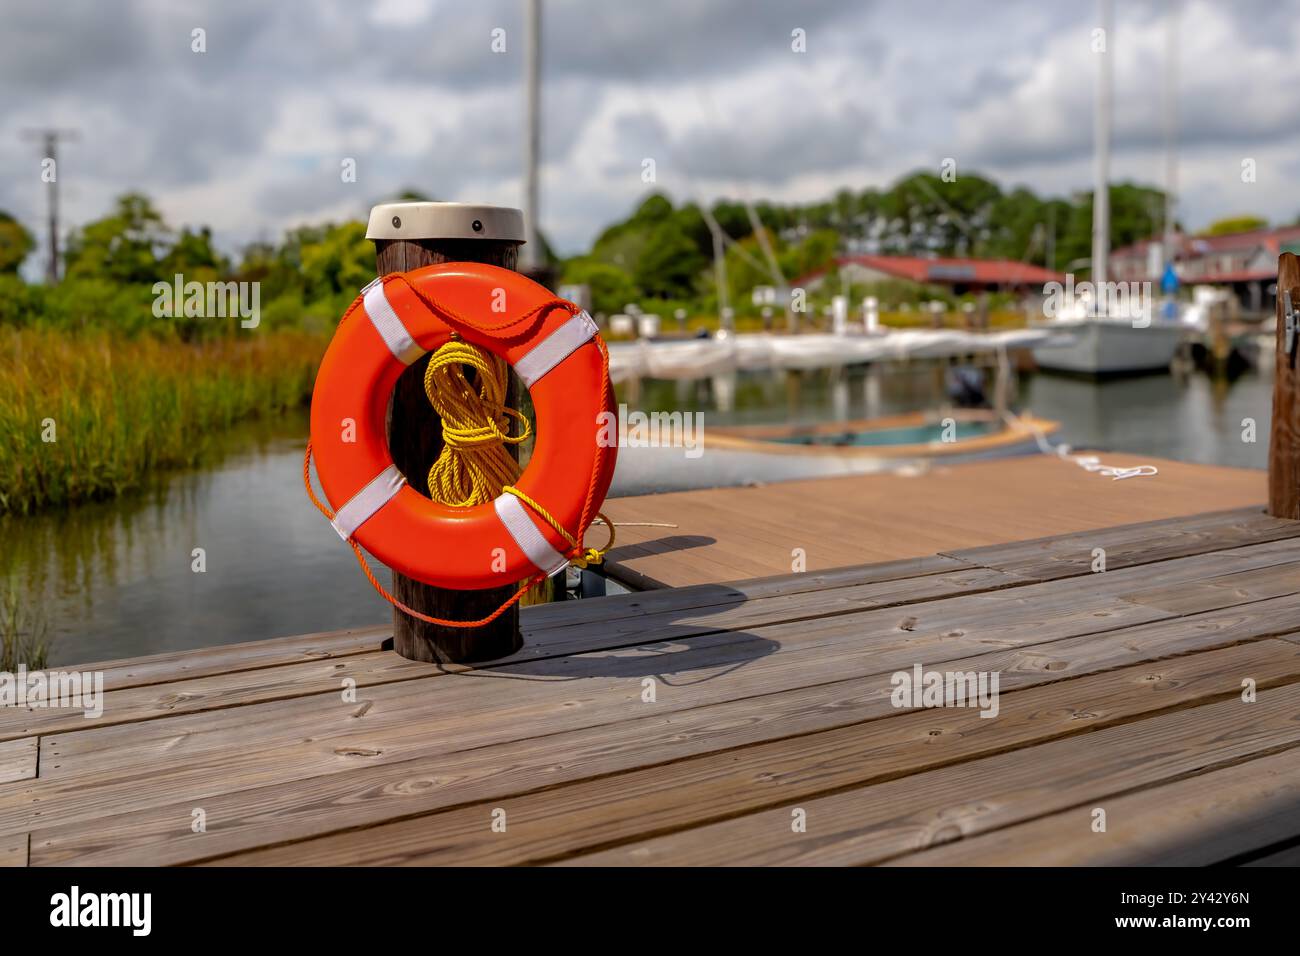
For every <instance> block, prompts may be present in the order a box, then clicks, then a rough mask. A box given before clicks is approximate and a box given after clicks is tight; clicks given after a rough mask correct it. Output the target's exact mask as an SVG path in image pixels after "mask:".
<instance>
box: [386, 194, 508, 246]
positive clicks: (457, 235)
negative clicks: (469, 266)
mask: <svg viewBox="0 0 1300 956" xmlns="http://www.w3.org/2000/svg"><path fill="white" fill-rule="evenodd" d="M366 238H367V239H411V240H416V239H493V240H495V241H497V242H520V243H522V242H523V241H524V214H523V213H522V212H521V211H520V210H518V209H512V208H510V207H509V206H484V205H481V204H478V203H464V202H385V203H380V204H379V205H378V206H375V207H374V208H373V209H371V210H370V222H369V223H368V224H367V225H366Z"/></svg>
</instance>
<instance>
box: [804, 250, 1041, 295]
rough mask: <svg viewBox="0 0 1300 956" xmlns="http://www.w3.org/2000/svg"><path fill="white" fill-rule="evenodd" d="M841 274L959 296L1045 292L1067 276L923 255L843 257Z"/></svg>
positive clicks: (1005, 263)
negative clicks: (936, 288) (946, 289)
mask: <svg viewBox="0 0 1300 956" xmlns="http://www.w3.org/2000/svg"><path fill="white" fill-rule="evenodd" d="M835 266H836V268H837V269H839V271H840V274H841V275H842V276H843V277H844V278H846V279H847V280H848V281H849V282H851V283H868V282H888V281H896V280H903V281H906V282H916V283H920V284H923V285H942V286H947V287H949V288H951V289H952V291H953V292H954V293H956V294H958V295H960V294H962V293H965V292H980V291H986V290H987V291H993V290H998V289H1032V290H1034V291H1039V292H1041V291H1042V287H1043V286H1044V285H1046V284H1047V283H1048V282H1063V281H1064V280H1065V276H1063V275H1061V274H1060V273H1057V272H1053V271H1051V270H1050V269H1044V268H1042V267H1041V266H1034V265H1028V264H1026V263H1023V262H1012V261H1011V260H1009V259H951V258H928V257H924V256H869V255H864V256H843V257H841V258H838V259H836V260H835ZM825 274H826V273H825V271H821V272H814V273H811V274H809V275H806V276H803V277H802V278H799V279H796V280H795V282H794V284H795V285H797V286H813V285H816V284H817V283H818V282H820V281H821V280H822V279H823V278H824V276H825Z"/></svg>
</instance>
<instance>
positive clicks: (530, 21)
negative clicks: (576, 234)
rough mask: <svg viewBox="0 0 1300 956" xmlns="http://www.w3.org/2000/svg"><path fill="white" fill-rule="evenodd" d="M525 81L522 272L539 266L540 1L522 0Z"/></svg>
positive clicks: (532, 270)
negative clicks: (525, 126) (525, 124)
mask: <svg viewBox="0 0 1300 956" xmlns="http://www.w3.org/2000/svg"><path fill="white" fill-rule="evenodd" d="M524 33H525V37H524V84H525V102H526V112H527V128H526V132H525V141H524V247H523V249H522V250H521V254H522V259H523V263H522V266H523V271H524V272H536V271H537V270H538V269H539V268H541V266H542V248H541V243H540V242H539V241H538V238H537V236H538V231H537V213H538V199H537V197H538V184H537V167H538V164H539V162H540V159H541V155H540V154H541V139H542V137H541V89H542V50H541V46H542V0H524Z"/></svg>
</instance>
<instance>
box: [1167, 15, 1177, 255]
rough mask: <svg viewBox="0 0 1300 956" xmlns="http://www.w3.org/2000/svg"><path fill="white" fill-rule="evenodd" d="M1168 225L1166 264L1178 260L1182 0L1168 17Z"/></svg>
mask: <svg viewBox="0 0 1300 956" xmlns="http://www.w3.org/2000/svg"><path fill="white" fill-rule="evenodd" d="M1164 106H1165V229H1164V260H1165V261H1164V263H1163V264H1164V265H1165V266H1168V265H1170V264H1172V263H1173V261H1174V252H1175V250H1174V232H1175V229H1176V228H1177V227H1176V223H1177V215H1176V212H1177V204H1178V3H1177V0H1171V2H1170V4H1169V12H1168V15H1167V18H1166V20H1165V104H1164Z"/></svg>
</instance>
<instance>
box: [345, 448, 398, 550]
mask: <svg viewBox="0 0 1300 956" xmlns="http://www.w3.org/2000/svg"><path fill="white" fill-rule="evenodd" d="M404 484H406V478H405V477H403V475H402V473H401V472H400V471H398V470H397V466H396V465H389V466H388V467H387V468H385V469H384V470H383V471H381V472H380V473H379V474H377V475H375V477H373V478H371V479H370V481H369V483H368V484H367V485H366V486H365V487H364V488H362V489H361V490H360V491H358V492H357V493H356V494H355V495H353V496H352V497H351V498H350V499H348V502H347V503H346V504H345V505H344V506H343V507H342V508H340V509H339V510H338V512H337V513H335V515H334V520H333V521H331V522H330V524H332V525H334V530H335V531H337V532H338V533H339V537H340V538H342V539H343V540H344V541H347V540H349V539H351V537H352V535H354V534H355V533H356V530H357V529H358V528H360V527H361V526H362V525H363V524H365V523H366V522H367V521H369V520H370V519H371V518H373V517H374V516H375V513H376V512H377V511H379V509H380V508H382V507H383V506H384V505H386V504H388V502H389V501H391V500H392V498H393V496H394V495H395V494H397V493H398V492H399V491H401V490H402V486H403V485H404Z"/></svg>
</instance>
